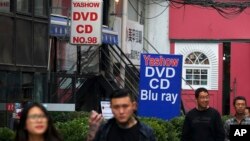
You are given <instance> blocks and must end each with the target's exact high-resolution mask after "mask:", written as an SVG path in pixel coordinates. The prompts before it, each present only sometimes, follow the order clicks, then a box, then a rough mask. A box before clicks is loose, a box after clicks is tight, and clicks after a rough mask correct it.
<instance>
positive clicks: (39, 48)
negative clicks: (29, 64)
mask: <svg viewBox="0 0 250 141" xmlns="http://www.w3.org/2000/svg"><path fill="white" fill-rule="evenodd" d="M47 27H48V24H42V23H35V24H34V55H33V57H34V65H37V66H47V54H46V53H47V48H48V28H47Z"/></svg>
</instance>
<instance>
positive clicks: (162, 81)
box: [138, 54, 182, 120]
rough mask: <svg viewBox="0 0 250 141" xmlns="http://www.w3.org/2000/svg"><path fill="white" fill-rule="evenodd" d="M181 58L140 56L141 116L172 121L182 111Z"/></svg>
mask: <svg viewBox="0 0 250 141" xmlns="http://www.w3.org/2000/svg"><path fill="white" fill-rule="evenodd" d="M181 77H182V55H165V54H164V55H163V54H141V68H140V91H139V108H138V114H139V115H140V116H145V117H157V118H161V119H165V120H169V119H171V118H173V117H176V116H179V115H180V111H181V94H180V93H181Z"/></svg>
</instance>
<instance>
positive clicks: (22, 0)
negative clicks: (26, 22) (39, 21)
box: [16, 0, 31, 14]
mask: <svg viewBox="0 0 250 141" xmlns="http://www.w3.org/2000/svg"><path fill="white" fill-rule="evenodd" d="M30 5H31V4H30V1H29V0H17V4H16V6H17V12H21V13H26V14H30V13H31V6H30Z"/></svg>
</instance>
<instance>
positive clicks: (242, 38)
mask: <svg viewBox="0 0 250 141" xmlns="http://www.w3.org/2000/svg"><path fill="white" fill-rule="evenodd" d="M249 12H250V8H247V9H246V10H245V11H244V12H242V13H240V14H236V15H231V16H228V15H227V17H223V16H222V15H220V14H219V13H218V11H216V10H215V9H212V8H209V7H199V6H190V5H185V6H183V7H179V8H174V7H170V25H169V27H170V29H169V39H170V40H171V41H172V43H171V47H172V49H171V52H172V53H174V51H175V50H176V47H175V43H177V42H180V41H182V42H188V41H193V42H196V43H198V42H217V43H218V44H219V46H218V49H219V58H218V68H219V70H218V71H219V72H218V75H217V79H218V83H217V85H218V89H217V90H216V89H214V90H210V91H209V92H210V93H212V95H213V97H214V98H215V99H214V98H213V100H212V101H211V100H210V101H211V103H210V105H211V106H213V107H215V108H217V109H218V110H219V111H220V112H221V111H222V110H221V109H222V101H223V100H222V98H223V99H225V98H229V97H230V103H229V102H228V103H226V104H224V106H225V105H227V104H228V105H229V104H230V111H231V113H233V107H232V100H233V98H234V97H235V96H237V95H243V96H245V97H246V98H247V99H249V96H248V95H247V93H248V91H249V89H248V88H247V87H246V85H248V83H249V82H248V81H247V80H246V79H245V78H248V77H249V76H248V72H249V68H250V63H249V61H248V60H249V59H247V58H248V57H247V56H249V51H248V50H249V49H248V48H249V39H250V28H249V25H250V15H249V14H248V13H249ZM225 42H228V43H231V46H229V48H230V49H229V50H231V54H227V55H229V56H231V57H230V62H231V64H229V65H230V66H231V70H230V77H231V78H230V79H231V81H230V87H231V90H233V92H234V93H233V92H231V94H226V93H223V91H222V90H224V89H223V88H224V84H223V83H222V82H223V75H224V74H223V67H224V66H223V56H224V55H225V53H224V51H223V45H222V44H223V43H225ZM234 43H235V44H234ZM239 57H240V58H242V59H239ZM239 62H245V63H244V65H246V67H244V68H243V67H241V65H242V63H239ZM240 64H241V65H240ZM233 66H236V67H233ZM239 72H240V73H239ZM210 77H212V76H210ZM233 77H234V78H233ZM235 78H236V79H235ZM234 80H237V81H234ZM234 82H237V83H235V85H234ZM182 93H183V96H186V97H187V95H188V94H189V93H191V92H190V91H185V90H184V91H183V92H182ZM188 97H190V96H188ZM188 103H190V100H188V99H185V101H184V105H185V104H187V105H190V104H188ZM188 107H192V106H187V108H188Z"/></svg>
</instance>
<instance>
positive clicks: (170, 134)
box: [140, 117, 179, 141]
mask: <svg viewBox="0 0 250 141" xmlns="http://www.w3.org/2000/svg"><path fill="white" fill-rule="evenodd" d="M140 120H141V121H142V122H143V123H145V124H147V125H149V126H150V127H152V128H153V130H154V134H155V136H156V138H157V140H158V141H166V140H171V141H178V140H179V139H178V138H177V134H176V133H175V129H174V126H173V125H172V124H171V123H170V122H167V121H164V120H161V119H157V118H145V117H143V118H141V119H140Z"/></svg>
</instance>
